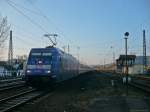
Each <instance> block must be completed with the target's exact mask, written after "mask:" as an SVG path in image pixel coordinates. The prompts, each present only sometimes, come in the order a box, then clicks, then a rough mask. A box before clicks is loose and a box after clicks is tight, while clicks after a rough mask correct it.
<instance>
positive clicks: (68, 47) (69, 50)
mask: <svg viewBox="0 0 150 112" xmlns="http://www.w3.org/2000/svg"><path fill="white" fill-rule="evenodd" d="M69 52H70V47H69V44H68V54H69Z"/></svg>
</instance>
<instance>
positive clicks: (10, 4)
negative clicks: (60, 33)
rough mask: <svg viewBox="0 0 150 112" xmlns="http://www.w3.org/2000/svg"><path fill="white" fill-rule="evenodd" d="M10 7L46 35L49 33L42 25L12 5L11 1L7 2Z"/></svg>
mask: <svg viewBox="0 0 150 112" xmlns="http://www.w3.org/2000/svg"><path fill="white" fill-rule="evenodd" d="M6 2H7V3H8V5H9V6H11V7H12V8H13V9H15V10H16V11H17V12H18V13H20V14H21V15H23V16H24V17H25V18H26V19H28V20H29V21H30V22H31V23H32V24H34V25H35V26H36V27H38V28H39V29H40V30H42V31H43V32H44V33H48V32H47V31H46V30H45V29H44V28H43V27H42V26H41V25H40V24H38V23H36V22H35V21H34V20H32V19H31V18H30V17H29V16H27V15H26V14H24V13H23V12H22V11H21V10H19V9H18V8H17V7H16V6H15V5H13V4H12V3H10V0H6Z"/></svg>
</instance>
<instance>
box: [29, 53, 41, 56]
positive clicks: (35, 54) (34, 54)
mask: <svg viewBox="0 0 150 112" xmlns="http://www.w3.org/2000/svg"><path fill="white" fill-rule="evenodd" d="M31 56H41V53H31Z"/></svg>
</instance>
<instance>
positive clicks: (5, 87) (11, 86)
mask: <svg viewBox="0 0 150 112" xmlns="http://www.w3.org/2000/svg"><path fill="white" fill-rule="evenodd" d="M24 85H25V82H24V81H18V82H13V83H8V84H7V83H6V84H1V85H0V92H2V91H5V90H9V89H14V88H18V87H23V86H24Z"/></svg>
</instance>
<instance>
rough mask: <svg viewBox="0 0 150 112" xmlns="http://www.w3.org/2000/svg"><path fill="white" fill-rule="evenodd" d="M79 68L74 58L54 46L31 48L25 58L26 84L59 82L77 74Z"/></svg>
mask: <svg viewBox="0 0 150 112" xmlns="http://www.w3.org/2000/svg"><path fill="white" fill-rule="evenodd" d="M79 68H80V63H79V61H78V60H77V59H76V58H74V57H73V56H72V55H70V54H67V53H65V52H63V51H62V50H60V49H58V48H56V47H47V48H33V49H31V51H30V54H29V57H28V60H27V64H26V69H25V80H26V83H28V84H34V83H38V84H39V83H40V82H49V83H56V82H61V81H64V80H67V79H70V78H72V77H75V76H77V75H78V74H79V72H80V71H79V70H80V69H81V68H80V69H79ZM83 71H84V72H85V71H86V70H85V69H84V70H82V72H83Z"/></svg>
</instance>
